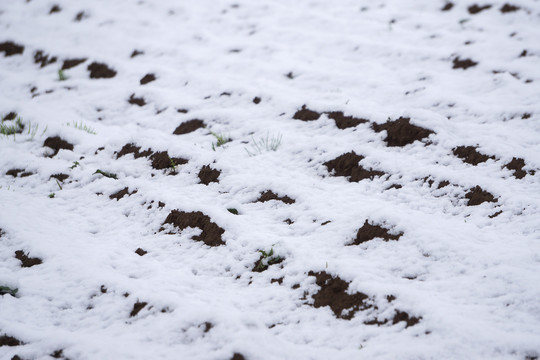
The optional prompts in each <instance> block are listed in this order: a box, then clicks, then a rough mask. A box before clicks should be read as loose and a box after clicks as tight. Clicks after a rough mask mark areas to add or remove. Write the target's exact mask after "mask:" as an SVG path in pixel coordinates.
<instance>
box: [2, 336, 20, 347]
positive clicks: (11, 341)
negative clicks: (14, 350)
mask: <svg viewBox="0 0 540 360" xmlns="http://www.w3.org/2000/svg"><path fill="white" fill-rule="evenodd" d="M22 344H23V343H22V341H21V340H19V339H17V338H14V337H13V336H9V335H6V334H4V335H0V346H19V345H22Z"/></svg>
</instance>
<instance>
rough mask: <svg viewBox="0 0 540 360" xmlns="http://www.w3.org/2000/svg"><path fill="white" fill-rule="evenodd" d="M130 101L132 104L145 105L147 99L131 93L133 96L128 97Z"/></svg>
mask: <svg viewBox="0 0 540 360" xmlns="http://www.w3.org/2000/svg"><path fill="white" fill-rule="evenodd" d="M128 103H130V104H131V105H138V106H144V105H146V101H145V100H144V98H143V97H135V94H131V96H130V97H129V99H128Z"/></svg>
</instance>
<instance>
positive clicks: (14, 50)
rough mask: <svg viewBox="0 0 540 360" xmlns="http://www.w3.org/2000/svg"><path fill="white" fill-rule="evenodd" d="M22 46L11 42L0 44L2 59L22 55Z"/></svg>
mask: <svg viewBox="0 0 540 360" xmlns="http://www.w3.org/2000/svg"><path fill="white" fill-rule="evenodd" d="M23 51H24V46H23V45H19V44H16V43H14V42H12V41H4V42H3V43H0V52H3V53H4V57H8V56H13V55H18V54H22V53H23Z"/></svg>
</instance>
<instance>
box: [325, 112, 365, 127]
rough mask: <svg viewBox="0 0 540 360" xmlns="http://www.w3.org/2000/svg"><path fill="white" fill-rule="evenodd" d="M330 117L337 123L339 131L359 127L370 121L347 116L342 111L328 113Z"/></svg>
mask: <svg viewBox="0 0 540 360" xmlns="http://www.w3.org/2000/svg"><path fill="white" fill-rule="evenodd" d="M328 117H329V118H330V119H332V120H334V122H335V123H336V126H337V127H338V129H342V130H343V129H347V128H351V127H355V126H357V125H360V124H363V123H367V122H368V120H366V119H362V118H355V117H353V116H345V115H343V112H342V111H332V112H329V113H328Z"/></svg>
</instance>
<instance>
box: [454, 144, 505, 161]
mask: <svg viewBox="0 0 540 360" xmlns="http://www.w3.org/2000/svg"><path fill="white" fill-rule="evenodd" d="M452 152H453V153H454V155H455V156H457V157H458V158H460V159H461V160H463V162H466V163H468V164H471V165H478V164H480V163H483V162H486V161H487V160H489V159H495V156H489V155H484V154H481V153H479V152H478V151H476V147H474V146H458V147H455V148H453V149H452Z"/></svg>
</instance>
